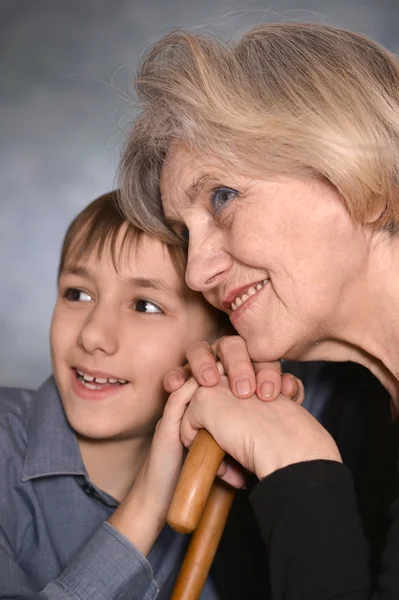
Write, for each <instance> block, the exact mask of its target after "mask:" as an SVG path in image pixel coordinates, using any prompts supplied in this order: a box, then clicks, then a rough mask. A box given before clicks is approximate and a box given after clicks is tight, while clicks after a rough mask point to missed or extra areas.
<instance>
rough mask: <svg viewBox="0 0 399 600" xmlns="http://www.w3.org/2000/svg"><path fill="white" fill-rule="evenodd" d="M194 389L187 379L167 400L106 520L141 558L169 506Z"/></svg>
mask: <svg viewBox="0 0 399 600" xmlns="http://www.w3.org/2000/svg"><path fill="white" fill-rule="evenodd" d="M198 388H199V386H198V383H197V382H196V380H195V379H194V378H191V379H189V380H188V381H186V383H185V384H184V385H183V386H182V387H181V388H180V389H179V390H178V391H176V392H174V393H173V394H171V395H170V396H169V399H168V401H167V403H166V405H165V409H164V412H163V415H162V418H161V419H160V420H159V421H158V424H157V427H156V430H155V433H154V437H153V440H152V444H151V448H150V450H149V452H148V454H147V457H146V459H145V461H144V463H143V466H142V467H141V469H140V472H139V474H138V476H137V478H136V481H135V482H134V484H133V486H132V488H131V490H130V491H129V493H128V494H127V496H126V498H125V499H124V500H123V502H122V503H121V504H120V505H119V507H118V508H117V509H116V510H115V512H114V513H113V514H112V515H111V517H110V518H109V520H108V522H109V523H110V524H111V525H113V527H115V528H116V529H118V530H119V531H120V532H121V533H122V534H123V535H125V536H126V537H127V538H128V539H129V540H130V541H131V542H132V543H133V544H134V545H135V546H136V547H137V548H138V549H139V550H140V551H141V552H142V554H144V555H145V556H146V555H147V554H148V552H149V551H150V550H151V547H152V545H153V544H154V542H155V540H156V539H157V537H158V535H159V533H160V532H161V529H162V528H163V527H164V525H165V523H166V516H167V512H168V509H169V505H170V502H171V499H172V495H173V492H174V489H175V487H176V483H177V479H178V477H179V474H180V471H181V468H182V464H183V455H184V446H183V444H182V442H181V439H180V424H181V419H182V417H183V415H184V411H185V410H186V406H187V404H188V403H189V402H190V400H191V398H192V396H193V394H194V393H195V392H196V390H198Z"/></svg>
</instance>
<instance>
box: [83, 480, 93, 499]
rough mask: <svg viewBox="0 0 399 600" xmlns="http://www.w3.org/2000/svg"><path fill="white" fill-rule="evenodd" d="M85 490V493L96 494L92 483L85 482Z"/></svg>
mask: <svg viewBox="0 0 399 600" xmlns="http://www.w3.org/2000/svg"><path fill="white" fill-rule="evenodd" d="M82 488H83V491H84V492H85V494H87V495H88V496H94V494H95V492H96V491H95V489H94V487H93V486H92V485H90V484H89V483H85V484H84V485H83V486H82Z"/></svg>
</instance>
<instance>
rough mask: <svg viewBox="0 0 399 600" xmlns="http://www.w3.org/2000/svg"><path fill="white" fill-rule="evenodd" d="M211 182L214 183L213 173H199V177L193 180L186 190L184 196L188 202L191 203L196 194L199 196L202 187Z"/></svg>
mask: <svg viewBox="0 0 399 600" xmlns="http://www.w3.org/2000/svg"><path fill="white" fill-rule="evenodd" d="M211 182H212V183H215V182H216V178H215V175H211V174H210V173H205V174H204V175H201V177H199V178H198V179H196V180H195V181H193V183H192V184H191V185H190V186H189V187H188V188H187V190H186V196H187V198H188V199H189V201H190V204H193V203H194V202H195V200H196V198H197V196H199V194H200V193H201V192H202V190H203V189H204V187H206V186H207V185H209V183H211Z"/></svg>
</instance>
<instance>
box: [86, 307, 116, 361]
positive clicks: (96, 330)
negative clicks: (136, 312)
mask: <svg viewBox="0 0 399 600" xmlns="http://www.w3.org/2000/svg"><path fill="white" fill-rule="evenodd" d="M79 343H80V345H81V346H82V348H83V349H84V350H86V352H88V353H90V354H93V353H95V352H97V351H98V352H102V353H104V354H115V352H116V351H117V350H118V346H119V343H118V333H117V324H116V322H115V320H114V318H113V315H112V312H111V311H110V310H104V309H102V310H99V309H98V307H95V308H94V309H93V311H92V312H91V314H90V316H89V318H88V319H87V321H86V323H85V324H84V326H83V327H82V329H81V332H80V336H79Z"/></svg>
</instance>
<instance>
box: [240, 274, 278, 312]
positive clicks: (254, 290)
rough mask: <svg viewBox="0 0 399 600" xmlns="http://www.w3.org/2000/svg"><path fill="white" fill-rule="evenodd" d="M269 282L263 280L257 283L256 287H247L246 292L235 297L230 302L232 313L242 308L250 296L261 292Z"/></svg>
mask: <svg viewBox="0 0 399 600" xmlns="http://www.w3.org/2000/svg"><path fill="white" fill-rule="evenodd" d="M269 281H270V280H269V279H263V280H262V281H259V282H258V283H257V284H256V285H251V286H249V287H248V288H247V289H246V290H244V291H243V293H242V294H240V295H238V296H236V297H235V298H234V300H233V301H232V302H231V310H232V312H234V311H235V310H237V308H239V307H240V306H242V305H243V304H244V303H245V302H246V301H247V300H248V299H249V298H250V297H251V296H254V295H255V294H257V293H258V292H259V290H261V289H262V288H263V287H264V286H265V285H266V284H267V283H268V282H269Z"/></svg>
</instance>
